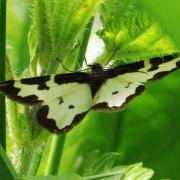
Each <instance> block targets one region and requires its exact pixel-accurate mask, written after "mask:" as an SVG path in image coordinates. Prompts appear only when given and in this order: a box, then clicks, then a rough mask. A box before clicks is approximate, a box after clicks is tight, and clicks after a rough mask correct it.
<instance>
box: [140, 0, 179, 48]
mask: <svg viewBox="0 0 180 180" xmlns="http://www.w3.org/2000/svg"><path fill="white" fill-rule="evenodd" d="M139 3H140V4H141V5H142V7H143V8H144V9H147V11H148V12H149V13H151V14H152V15H153V16H154V17H155V18H156V20H157V21H158V23H159V24H160V25H161V27H162V30H163V31H165V32H167V33H168V34H169V35H170V36H171V38H172V39H173V41H174V43H175V44H176V45H177V48H178V49H179V48H180V39H179V28H180V23H179V21H177V19H178V18H179V17H180V11H179V1H178V0H172V1H163V0H160V1H158V2H157V1H142V0H139Z"/></svg>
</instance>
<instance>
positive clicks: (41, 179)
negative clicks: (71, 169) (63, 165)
mask: <svg viewBox="0 0 180 180" xmlns="http://www.w3.org/2000/svg"><path fill="white" fill-rule="evenodd" d="M24 179H25V180H57V179H58V180H83V178H82V177H81V176H79V175H77V174H68V175H61V176H29V177H26V178H24Z"/></svg>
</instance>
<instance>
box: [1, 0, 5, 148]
mask: <svg viewBox="0 0 180 180" xmlns="http://www.w3.org/2000/svg"><path fill="white" fill-rule="evenodd" d="M0 38H1V39H0V81H4V80H5V59H6V58H5V54H6V0H0ZM0 107H1V109H0V128H1V129H0V143H1V144H2V147H3V148H4V150H5V149H6V117H5V114H6V112H5V111H6V110H5V97H4V96H0Z"/></svg>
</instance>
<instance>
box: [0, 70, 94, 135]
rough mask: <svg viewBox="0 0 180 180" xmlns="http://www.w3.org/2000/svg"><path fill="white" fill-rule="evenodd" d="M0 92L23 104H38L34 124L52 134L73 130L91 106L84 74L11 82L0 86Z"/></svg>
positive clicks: (89, 93)
mask: <svg viewBox="0 0 180 180" xmlns="http://www.w3.org/2000/svg"><path fill="white" fill-rule="evenodd" d="M0 92H1V93H3V94H5V95H7V96H8V97H9V98H10V99H12V100H15V101H17V102H20V103H23V104H27V105H35V104H38V103H39V104H40V109H39V110H38V112H37V114H36V117H37V120H38V122H39V123H40V124H42V125H43V126H44V127H46V128H47V129H49V130H50V131H52V132H57V131H67V130H68V129H70V128H72V127H73V126H74V125H75V124H77V123H78V122H79V121H80V120H81V119H82V118H83V117H84V116H85V114H86V113H87V111H88V110H89V109H90V107H91V105H92V97H91V91H90V87H89V84H88V74H86V73H70V74H59V75H52V76H42V77H35V78H27V79H22V80H10V81H6V82H3V83H0Z"/></svg>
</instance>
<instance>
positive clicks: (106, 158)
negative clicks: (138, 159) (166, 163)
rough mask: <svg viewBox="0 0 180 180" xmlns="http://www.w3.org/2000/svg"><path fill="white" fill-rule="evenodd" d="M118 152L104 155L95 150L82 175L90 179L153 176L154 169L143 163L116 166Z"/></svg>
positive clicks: (86, 162)
mask: <svg viewBox="0 0 180 180" xmlns="http://www.w3.org/2000/svg"><path fill="white" fill-rule="evenodd" d="M118 156H119V154H118V153H113V152H109V153H106V154H103V155H101V156H100V155H99V153H98V152H97V151H96V152H93V153H92V154H90V155H89V158H88V159H87V161H85V163H84V171H83V173H82V176H83V177H84V179H85V180H90V179H107V180H113V179H122V180H126V179H133V180H141V179H144V180H148V179H150V178H151V177H152V175H153V171H152V170H151V169H147V168H144V167H142V163H138V164H133V165H129V166H115V162H116V160H117V158H118Z"/></svg>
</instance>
